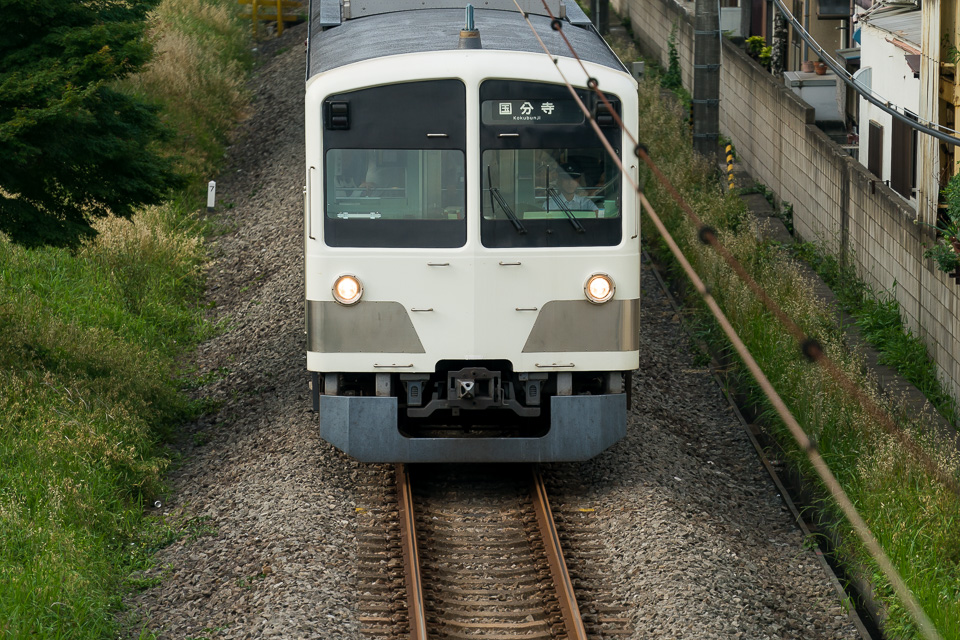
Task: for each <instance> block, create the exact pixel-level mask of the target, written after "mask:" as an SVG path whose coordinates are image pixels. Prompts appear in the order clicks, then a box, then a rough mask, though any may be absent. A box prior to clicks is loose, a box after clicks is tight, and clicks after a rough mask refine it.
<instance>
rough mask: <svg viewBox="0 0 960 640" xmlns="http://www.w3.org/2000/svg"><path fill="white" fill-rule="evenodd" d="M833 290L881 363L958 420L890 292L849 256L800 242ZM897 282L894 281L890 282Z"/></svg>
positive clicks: (800, 250) (807, 258) (798, 252)
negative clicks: (861, 273)
mask: <svg viewBox="0 0 960 640" xmlns="http://www.w3.org/2000/svg"><path fill="white" fill-rule="evenodd" d="M793 251H794V253H795V255H797V256H798V257H799V258H800V259H802V260H804V261H805V262H806V263H807V264H809V265H810V266H811V267H812V268H813V269H814V270H815V271H816V272H817V274H818V275H819V276H820V277H821V278H823V280H824V282H826V283H827V284H828V285H829V286H830V288H831V289H832V290H833V291H834V292H835V293H836V295H837V298H838V299H839V300H840V303H841V305H843V308H844V310H845V311H846V312H848V313H850V314H851V316H852V317H853V319H854V322H856V324H857V326H858V327H859V328H860V330H861V333H862V334H863V337H864V339H865V340H867V342H868V343H869V344H870V345H871V346H873V347H874V348H875V349H877V351H878V352H879V353H880V362H881V364H885V365H887V366H889V367H891V368H893V369H895V370H896V371H898V372H899V373H900V375H902V376H903V377H904V378H906V379H907V380H908V381H909V382H910V383H911V384H913V385H914V386H915V387H917V388H918V389H919V390H920V391H921V392H922V393H923V394H924V395H925V396H926V397H927V398H928V399H929V400H930V402H931V404H933V406H934V407H936V408H937V410H938V411H939V412H940V414H941V415H943V416H944V417H945V418H946V419H947V420H949V421H950V422H951V423H952V424H954V425H956V424H957V406H956V401H955V400H954V398H953V397H952V396H951V395H950V394H949V393H947V392H946V391H945V390H944V388H943V385H941V384H940V381H939V379H938V378H937V367H936V363H935V362H934V361H933V359H932V358H931V357H930V355H929V354H928V353H927V348H926V346H925V345H924V344H923V342H922V341H921V340H920V338H918V337H917V336H915V335H913V331H912V330H911V329H909V328H908V327H906V326H905V325H904V323H903V320H902V319H901V316H900V305H899V303H897V301H896V298H895V297H894V295H893V292H892V291H889V292H880V293H877V292H876V291H874V290H873V289H871V288H870V287H869V286H867V285H866V284H865V283H864V282H863V281H862V280H860V278H859V277H857V274H856V272H855V271H854V269H853V268H852V267H851V266H849V265H851V264H852V263H853V261H852V260H846V261H845V262H841V261H840V260H838V259H837V258H836V257H834V256H832V255H829V254H827V253H825V252H824V251H823V250H822V249H821V248H820V247H818V246H816V245H814V244H811V243H805V244H802V245H797V246H796V247H794V248H793ZM894 286H896V285H894Z"/></svg>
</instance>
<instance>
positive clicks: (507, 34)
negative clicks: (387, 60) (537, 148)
mask: <svg viewBox="0 0 960 640" xmlns="http://www.w3.org/2000/svg"><path fill="white" fill-rule="evenodd" d="M547 2H548V4H549V5H551V7H550V8H551V12H552V13H553V15H555V16H558V17H561V18H562V19H563V20H564V34H565V35H566V36H567V39H568V40H569V41H570V44H571V45H573V47H574V49H575V50H576V52H577V55H579V56H580V58H581V59H582V60H584V61H587V62H594V63H597V64H601V65H603V66H607V67H612V68H614V69H620V70H622V69H624V67H623V65H622V63H621V62H620V60H619V59H617V57H616V55H614V53H613V52H612V51H611V50H610V48H609V46H607V44H606V42H604V40H603V38H602V37H600V35H599V34H598V33H597V32H596V30H595V29H594V28H593V26H592V25H591V24H590V21H589V19H588V18H587V16H586V15H585V14H584V13H583V11H582V10H581V9H580V7H578V6H577V5H576V3H575V2H574V1H573V0H567V2H564V0H547ZM519 3H520V6H521V8H522V9H523V10H524V11H526V12H527V13H528V14H529V15H528V17H529V19H530V22H531V23H532V24H533V26H534V28H535V29H536V30H537V33H538V34H539V36H540V38H541V39H542V40H543V42H544V44H546V46H547V48H549V49H550V53H551V54H552V55H554V56H570V51H569V49H568V48H567V45H566V43H565V42H564V41H563V38H562V37H561V36H560V34H558V33H557V32H555V31H553V29H552V28H551V27H550V21H551V18H550V17H549V16H548V15H546V10H545V9H544V7H543V3H542V2H541V0H519ZM568 3H569V4H568ZM473 4H474V5H475V6H476V7H477V8H476V11H475V14H474V16H475V17H474V20H475V25H476V29H478V30H479V32H480V40H481V42H482V48H483V49H484V50H488V51H522V52H531V53H543V48H542V47H541V46H540V43H539V42H538V41H537V38H536V37H535V36H534V34H533V33H532V32H531V30H530V27H529V26H528V25H527V22H526V21H525V20H524V19H523V16H522V15H521V14H520V12H519V11H517V8H516V5H515V4H514V1H513V0H474V2H473ZM466 5H467V0H349V1H347V0H312V1H311V7H310V38H309V42H308V50H307V78H308V79H309V78H310V77H312V76H314V75H316V74H318V73H323V72H325V71H330V70H332V69H336V68H338V67H342V66H345V65H348V64H352V63H354V62H360V61H363V60H370V59H373V58H379V57H383V56H390V55H399V54H406V53H423V52H429V51H448V50H451V51H452V50H456V49H458V46H459V41H460V30H461V29H463V27H464V7H466ZM490 7H492V8H490Z"/></svg>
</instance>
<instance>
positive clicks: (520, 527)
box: [361, 465, 630, 640]
mask: <svg viewBox="0 0 960 640" xmlns="http://www.w3.org/2000/svg"><path fill="white" fill-rule="evenodd" d="M395 474H396V475H395V479H392V480H389V481H385V482H383V484H382V488H383V498H384V499H385V501H388V502H390V504H389V505H388V506H387V508H386V510H385V513H384V515H386V516H388V517H386V518H384V519H383V521H382V522H381V523H380V526H379V527H370V528H367V530H366V531H364V532H362V533H363V534H366V536H365V538H364V539H363V540H362V541H361V546H362V547H364V548H365V549H366V550H367V553H366V554H365V556H364V557H365V558H366V560H367V561H366V563H365V565H366V566H365V567H364V568H363V570H362V571H361V585H362V587H361V591H362V595H361V601H362V607H361V608H362V609H363V611H362V616H361V624H362V625H363V631H364V633H365V635H367V636H369V637H378V638H391V639H392V638H410V639H411V640H426V639H427V638H432V639H433V638H451V639H458V638H463V639H473V638H491V639H493V638H496V639H498V640H520V639H524V640H526V639H531V640H537V639H554V638H565V639H566V638H568V639H570V640H587V639H591V640H594V639H600V638H608V637H610V638H613V637H623V636H627V635H630V631H629V630H628V628H627V626H628V620H626V619H625V618H623V617H621V616H620V614H622V611H623V610H622V609H621V608H619V607H616V606H611V605H609V604H604V603H602V602H598V601H597V599H598V596H599V597H600V598H602V593H601V592H602V589H598V588H597V586H596V585H594V584H591V583H592V582H593V581H592V580H590V579H589V578H586V579H585V577H584V576H585V573H589V572H588V571H587V572H585V571H584V569H585V565H587V564H589V560H586V561H581V560H580V559H577V560H576V561H575V562H574V563H573V568H572V569H571V568H568V564H567V562H566V561H565V559H564V550H563V547H564V546H565V545H567V546H572V547H576V545H570V538H571V537H576V535H577V533H576V532H575V531H573V529H576V527H575V526H573V527H571V526H570V525H569V524H567V525H565V526H564V527H563V528H562V530H558V528H557V526H556V525H555V522H554V515H553V512H552V510H551V507H550V504H549V502H548V500H547V492H546V488H545V485H544V482H543V479H542V477H541V475H540V473H539V472H538V471H537V470H536V468H534V467H530V466H512V467H496V468H490V467H484V468H482V469H481V468H476V469H472V468H464V469H453V470H450V469H443V470H442V471H439V472H438V469H437V467H423V466H417V467H407V466H405V465H397V467H396V469H395ZM567 520H568V519H567V518H561V521H562V522H564V523H566V522H567ZM581 533H583V532H581ZM585 537H586V538H587V539H589V538H590V535H589V533H585ZM377 539H379V543H378V542H377V541H376V540H377ZM589 546H590V544H589V543H587V544H586V545H582V546H581V548H582V549H585V550H586V551H585V553H586V554H587V556H589ZM401 585H402V589H401ZM578 596H580V597H586V598H587V600H588V601H589V602H588V603H587V615H586V616H582V615H581V603H580V602H578Z"/></svg>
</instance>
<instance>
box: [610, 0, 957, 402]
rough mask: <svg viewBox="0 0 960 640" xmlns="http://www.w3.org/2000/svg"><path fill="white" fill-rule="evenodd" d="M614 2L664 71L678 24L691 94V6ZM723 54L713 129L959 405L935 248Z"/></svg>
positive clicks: (947, 291) (735, 55) (646, 0)
mask: <svg viewBox="0 0 960 640" xmlns="http://www.w3.org/2000/svg"><path fill="white" fill-rule="evenodd" d="M619 2H620V3H621V4H620V6H621V9H620V11H621V15H622V14H623V13H624V12H626V11H629V15H630V19H631V23H632V27H633V30H634V33H635V34H637V36H638V38H643V40H644V42H643V48H644V49H645V51H646V52H648V54H649V55H651V56H653V57H655V58H657V59H658V60H660V61H661V62H662V63H663V64H666V60H667V38H668V36H669V34H670V29H671V27H672V25H673V22H674V21H676V20H679V25H680V26H679V29H678V32H677V34H678V35H677V40H678V41H677V49H678V51H679V52H680V54H681V55H680V59H681V65H682V67H683V79H684V86H685V87H688V88H689V87H691V86H692V76H693V73H692V72H693V57H692V47H693V19H692V12H693V3H692V2H691V3H684V4H679V3H677V2H676V1H674V0H619ZM687 8H689V11H687ZM722 56H723V60H722V67H721V73H720V129H721V131H722V132H723V133H724V135H726V136H728V137H729V138H731V140H732V141H733V143H734V144H735V145H736V148H737V156H738V158H739V160H740V161H741V162H742V163H743V164H744V165H745V169H746V170H747V171H749V172H750V173H751V175H753V176H754V177H755V178H756V179H757V180H759V181H761V182H763V183H764V184H765V185H767V186H768V187H770V188H771V189H773V190H774V191H775V192H776V193H777V195H778V196H779V197H780V199H781V200H783V201H785V202H789V203H790V204H792V205H793V221H794V227H795V228H796V231H797V234H798V235H799V236H800V238H801V239H803V240H808V241H815V242H819V243H822V244H823V245H825V246H826V247H827V248H829V249H830V250H832V251H835V252H839V251H842V250H844V249H845V250H847V251H849V252H851V254H852V256H853V259H854V260H855V262H856V265H857V268H858V270H859V272H860V274H861V276H862V277H863V278H864V280H866V281H867V282H868V283H869V284H870V285H871V286H873V287H874V288H875V289H877V290H879V291H890V292H891V293H892V294H893V295H894V296H895V297H896V299H897V301H898V302H899V303H900V306H901V308H902V310H903V314H904V319H905V321H906V323H907V324H908V326H909V327H910V328H911V329H912V330H913V332H914V334H915V335H918V336H920V337H921V338H922V339H923V340H925V341H926V343H927V346H928V348H929V350H930V353H931V355H932V356H933V357H934V359H935V360H936V362H937V367H938V370H939V374H940V377H941V380H942V381H943V382H944V383H945V385H946V387H947V389H949V390H950V391H951V392H952V393H953V394H954V396H955V397H960V318H958V311H960V284H957V283H956V282H954V281H953V280H952V279H951V278H950V277H949V276H948V275H947V274H944V273H942V272H940V271H938V270H936V269H935V267H934V266H933V264H932V261H930V260H927V259H924V258H923V249H924V247H923V245H924V243H926V244H927V245H929V244H932V243H933V242H934V236H933V234H932V232H931V230H930V229H929V228H928V227H924V226H920V225H917V224H915V223H914V217H915V215H916V213H915V211H914V210H913V209H912V208H911V207H910V206H909V205H908V204H907V203H906V202H905V201H904V200H903V199H902V198H900V196H899V195H897V194H896V193H894V192H893V191H892V190H891V189H890V188H889V187H887V186H886V185H884V184H883V182H882V181H880V180H878V179H877V178H876V177H875V176H873V175H872V174H870V173H869V172H868V171H867V169H866V167H864V166H863V165H861V164H860V163H859V162H857V161H856V160H855V159H853V158H851V157H850V156H848V155H847V154H845V153H844V152H843V151H842V150H841V149H840V147H839V146H838V145H836V144H834V143H833V142H832V141H831V140H830V139H829V138H828V137H827V136H826V135H825V134H823V132H821V131H820V130H819V129H818V128H817V127H816V126H815V125H814V124H813V109H812V108H811V107H809V106H808V105H806V104H805V103H803V102H802V101H801V100H800V99H799V98H798V97H797V96H795V95H794V94H793V93H792V92H791V91H790V90H789V89H788V88H786V87H785V86H784V85H783V84H782V82H781V81H779V80H777V79H776V78H774V77H773V76H771V75H770V74H769V73H767V72H766V71H765V70H764V69H763V68H762V67H760V65H758V64H757V63H756V62H754V61H753V60H752V59H750V58H749V57H748V56H747V55H746V54H745V53H744V52H743V51H742V50H740V49H739V48H738V47H736V46H735V45H733V44H731V43H730V42H729V41H724V43H723V48H722ZM900 57H902V56H900ZM901 93H902V92H901ZM864 135H865V132H862V135H861V140H863V137H864Z"/></svg>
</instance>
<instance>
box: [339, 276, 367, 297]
mask: <svg viewBox="0 0 960 640" xmlns="http://www.w3.org/2000/svg"><path fill="white" fill-rule="evenodd" d="M362 295H363V285H362V284H360V279H359V278H358V277H357V276H352V275H344V276H340V277H339V278H337V281H336V282H334V283H333V298H334V299H335V300H336V301H337V302H339V303H340V304H356V303H357V302H359V301H360V296H362Z"/></svg>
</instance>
